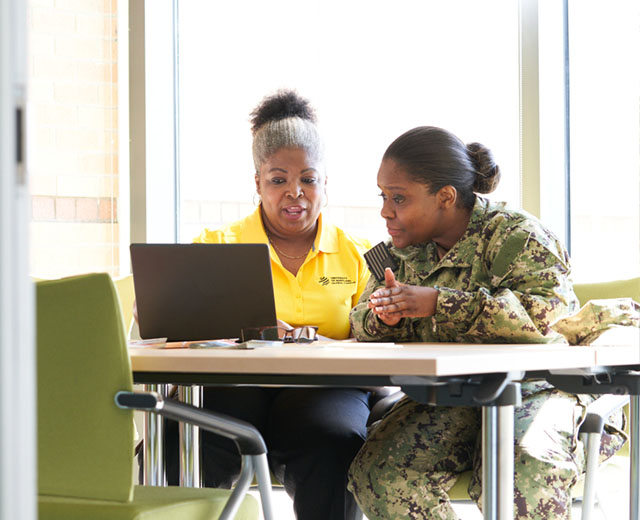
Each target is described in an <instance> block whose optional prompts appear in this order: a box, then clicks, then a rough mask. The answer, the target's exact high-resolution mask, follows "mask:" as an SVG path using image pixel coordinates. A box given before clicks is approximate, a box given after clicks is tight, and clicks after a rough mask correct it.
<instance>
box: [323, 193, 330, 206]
mask: <svg viewBox="0 0 640 520" xmlns="http://www.w3.org/2000/svg"><path fill="white" fill-rule="evenodd" d="M328 205H329V195H327V192H325V193H324V204H323V205H322V207H323V208H326V207H327V206H328Z"/></svg>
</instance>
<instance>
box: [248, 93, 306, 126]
mask: <svg viewBox="0 0 640 520" xmlns="http://www.w3.org/2000/svg"><path fill="white" fill-rule="evenodd" d="M289 117H299V118H301V119H307V120H309V121H311V122H312V123H315V122H316V113H315V111H314V110H313V108H312V107H311V104H310V103H309V101H307V100H306V99H304V98H302V97H300V96H299V95H298V93H297V92H295V91H294V90H278V91H277V92H276V93H275V94H272V95H270V96H267V97H265V98H264V99H263V100H262V101H261V102H260V104H259V105H258V106H257V107H256V108H255V109H254V110H253V112H251V114H250V121H251V132H252V133H253V134H255V133H256V132H257V131H258V129H259V128H260V127H261V126H262V125H264V124H265V123H268V122H270V121H280V120H281V119H287V118H289Z"/></svg>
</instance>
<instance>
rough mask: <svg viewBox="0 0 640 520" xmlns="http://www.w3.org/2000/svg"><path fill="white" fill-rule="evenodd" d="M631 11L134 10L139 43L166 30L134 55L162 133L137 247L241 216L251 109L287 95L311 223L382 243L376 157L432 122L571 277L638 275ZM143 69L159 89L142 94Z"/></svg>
mask: <svg viewBox="0 0 640 520" xmlns="http://www.w3.org/2000/svg"><path fill="white" fill-rule="evenodd" d="M172 9H173V12H172ZM160 11H162V13H160ZM639 11H640V4H638V2H637V1H635V0H612V1H611V2H608V3H606V5H605V4H603V3H602V2H601V1H599V0H580V1H578V0H552V1H549V2H538V1H536V0H519V2H513V1H512V0H492V1H477V0H455V1H448V2H441V1H426V0H400V1H398V2H394V3H393V4H390V3H389V2H383V1H378V0H372V1H364V0H362V1H361V0H353V1H350V2H338V1H333V0H326V1H323V2H312V1H292V0H291V1H290V0H270V1H268V2H265V1H258V0H241V1H238V2H232V3H223V4H221V3H219V2H209V1H206V0H189V1H180V0H175V1H172V0H157V1H155V2H153V3H147V12H146V18H147V19H146V22H147V29H146V30H147V34H149V33H150V32H153V31H154V29H153V27H154V25H155V26H157V27H161V28H160V29H155V34H156V39H155V40H153V41H147V42H146V45H147V51H146V55H147V57H148V58H147V82H148V84H147V98H146V102H147V117H156V119H155V121H154V122H153V123H152V124H149V123H147V130H146V132H147V137H148V136H149V135H152V134H154V133H162V132H165V133H166V129H167V128H169V127H170V126H171V125H172V124H174V126H173V128H174V131H175V134H174V135H173V136H172V135H169V134H170V132H169V133H167V134H166V135H164V136H163V137H162V140H161V141H158V142H160V143H161V144H159V145H158V144H153V143H151V144H150V143H149V142H148V143H147V152H146V153H147V158H148V159H147V160H148V164H147V169H146V175H147V180H146V189H147V191H148V192H150V191H151V190H156V193H154V194H153V195H151V196H149V195H147V199H146V201H147V217H146V218H147V221H148V224H147V227H149V226H151V225H153V223H156V226H157V228H158V229H159V231H157V232H154V233H153V234H150V235H149V236H148V240H150V241H158V240H167V241H169V240H173V239H177V240H179V241H182V242H189V241H191V240H192V239H193V237H194V236H196V235H198V234H199V233H200V231H201V230H202V228H203V227H210V228H217V227H220V226H222V225H224V224H225V223H228V222H231V221H233V220H236V219H238V218H240V217H242V216H244V215H247V214H248V213H250V212H251V211H252V210H253V207H254V206H253V203H252V200H253V196H254V193H255V187H254V181H253V175H254V165H253V164H252V156H251V135H250V129H249V113H250V112H251V110H252V109H253V108H254V107H255V106H256V104H257V103H258V102H259V101H260V100H261V98H262V97H263V96H265V95H267V94H270V93H272V92H274V91H275V90H276V89H278V88H282V87H285V88H295V89H296V90H298V91H299V92H300V93H301V94H302V95H304V96H306V97H308V98H309V99H310V100H311V101H312V103H313V104H314V106H315V107H316V108H317V112H318V118H319V126H320V128H321V131H322V133H323V136H324V138H325V142H326V147H327V159H328V160H327V174H328V195H329V205H328V207H327V208H326V209H325V210H324V212H325V213H326V214H327V216H328V217H329V218H330V219H331V220H332V221H334V222H335V223H336V224H338V225H340V226H342V227H344V228H345V229H347V230H348V231H350V232H352V233H354V234H358V235H362V236H364V237H367V238H369V239H370V240H372V241H373V242H376V241H378V240H382V239H384V238H386V237H385V231H384V224H383V222H382V219H381V217H380V216H379V209H380V201H379V200H378V190H377V187H376V181H375V179H376V172H377V169H378V166H379V161H380V157H381V156H382V154H383V152H384V150H385V148H386V147H387V145H388V144H389V143H390V142H391V141H392V140H393V139H394V138H395V137H397V136H398V135H399V134H401V133H402V132H404V131H405V130H408V129H410V128H412V127H414V126H418V125H437V126H442V127H444V128H447V129H449V130H451V131H453V132H454V133H456V134H457V135H459V136H460V137H461V138H462V139H463V140H464V141H467V142H469V141H479V142H482V143H483V144H485V145H486V146H488V147H489V148H491V149H492V150H493V152H494V155H495V157H496V160H497V162H498V164H499V165H500V166H501V169H502V172H503V180H502V182H501V185H500V187H499V189H498V190H497V192H495V193H494V194H492V195H490V197H491V198H493V199H495V200H506V201H507V202H509V203H510V204H512V205H513V206H516V207H522V208H524V209H526V210H528V211H531V212H533V213H534V214H536V215H537V216H539V217H540V218H541V219H542V220H543V222H544V223H545V224H547V225H548V226H549V227H550V228H551V229H552V230H553V231H555V232H556V233H557V234H558V235H559V237H560V238H561V239H562V240H564V241H565V242H566V243H567V244H568V246H569V247H570V249H571V254H572V257H573V266H574V272H573V277H574V280H576V281H579V282H586V281H601V280H606V279H614V278H622V277H632V276H637V275H638V272H639V271H640V236H639V235H640V229H639V220H640V214H639V212H640V209H639V208H640V158H639V154H640V151H639V145H638V143H639V142H640V123H639V121H640V106H639V99H640V79H639V75H640V71H639V69H638V67H637V63H639V62H640V30H639V27H640V13H639ZM154 18H157V20H161V22H162V23H161V24H154ZM157 20H156V21H157ZM169 35H171V37H169ZM172 40H173V47H172ZM172 54H173V58H172ZM149 57H151V59H150V58H149ZM160 57H162V60H164V64H163V65H162V66H161V67H157V63H156V60H158V59H159V58H160ZM167 63H169V65H167ZM154 67H155V68H158V69H160V68H163V70H164V72H163V73H164V74H165V76H164V79H163V80H157V79H155V78H154V79H153V80H151V81H150V80H149V73H150V71H153V69H154ZM160 95H162V96H163V97H162V99H159V100H158V101H155V102H154V97H156V96H160ZM172 96H173V98H172ZM171 150H173V151H171ZM169 170H171V171H169ZM174 173H175V176H174ZM136 175H138V173H137V172H132V176H136ZM161 187H162V189H165V191H166V192H167V194H169V195H170V196H165V195H163V194H160V195H158V193H157V191H158V190H160V188H161ZM174 195H175V196H174ZM160 197H163V199H162V202H161V203H160V204H156V201H158V200H160ZM154 204H155V210H154ZM174 207H175V208H176V211H175V212H174V211H173V208H174ZM153 211H156V213H155V215H154V216H153V217H152V218H150V217H149V215H151V214H152V212H153ZM167 215H171V216H172V217H173V216H174V215H176V219H174V220H172V221H169V220H163V219H165V217H166V216H167ZM170 228H171V229H172V231H171V233H168V230H169V229H170ZM173 228H175V229H173ZM165 230H166V231H167V233H165ZM163 233H165V234H163ZM158 237H161V238H158ZM603 258H604V259H606V260H603Z"/></svg>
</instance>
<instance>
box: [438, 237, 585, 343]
mask: <svg viewBox="0 0 640 520" xmlns="http://www.w3.org/2000/svg"><path fill="white" fill-rule="evenodd" d="M487 268H488V275H489V277H490V281H491V282H490V289H487V288H484V287H482V288H480V289H478V290H476V291H472V292H467V291H464V290H457V289H451V288H447V287H436V288H437V289H438V290H439V291H440V293H439V296H438V302H437V306H436V314H435V315H434V317H433V328H434V331H436V334H437V335H438V336H439V337H442V338H443V339H441V341H456V338H459V337H461V336H462V337H464V339H465V340H466V341H478V342H483V343H488V342H497V343H551V342H564V341H565V340H564V338H563V337H562V336H561V335H560V334H558V333H557V332H555V331H553V330H552V329H551V328H550V325H551V324H553V323H554V322H556V321H557V320H558V319H560V318H562V317H564V316H566V315H568V314H569V313H571V312H573V311H574V310H575V309H576V308H577V298H576V296H575V294H574V292H573V288H572V286H571V282H570V281H569V279H568V275H569V272H570V267H569V257H568V255H567V253H566V252H565V251H564V249H563V248H562V246H561V245H560V244H559V242H558V241H557V240H556V239H555V238H553V237H552V236H550V235H548V234H546V233H544V231H543V230H542V229H536V228H533V229H531V228H530V227H528V226H526V225H522V226H521V227H519V228H515V229H514V230H512V231H511V232H510V233H509V234H508V235H507V236H506V237H505V238H504V240H500V241H498V245H497V246H496V247H495V248H494V250H493V251H491V250H488V251H487ZM444 338H448V339H444Z"/></svg>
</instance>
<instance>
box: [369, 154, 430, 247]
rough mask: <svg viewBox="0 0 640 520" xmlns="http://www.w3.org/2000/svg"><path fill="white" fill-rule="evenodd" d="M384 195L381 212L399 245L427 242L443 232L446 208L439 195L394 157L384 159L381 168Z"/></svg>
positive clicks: (380, 183) (390, 232)
mask: <svg viewBox="0 0 640 520" xmlns="http://www.w3.org/2000/svg"><path fill="white" fill-rule="evenodd" d="M378 187H379V188H380V191H381V193H380V195H381V196H382V211H381V212H380V214H381V215H382V218H384V219H385V221H386V223H387V231H388V232H389V235H390V236H391V241H392V242H393V245H394V246H396V247H400V248H402V247H407V246H409V245H416V244H423V243H426V242H430V241H432V240H434V239H437V238H438V237H439V236H440V235H441V232H442V229H441V222H442V210H441V209H440V206H439V204H438V197H437V194H431V193H429V188H428V186H427V185H426V184H422V183H419V182H416V181H414V180H413V179H412V178H411V177H410V176H409V174H408V173H407V172H406V171H405V170H404V169H403V168H401V167H400V166H398V164H397V163H396V162H395V161H393V160H390V159H387V160H384V161H382V164H381V165H380V170H379V171H378Z"/></svg>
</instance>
